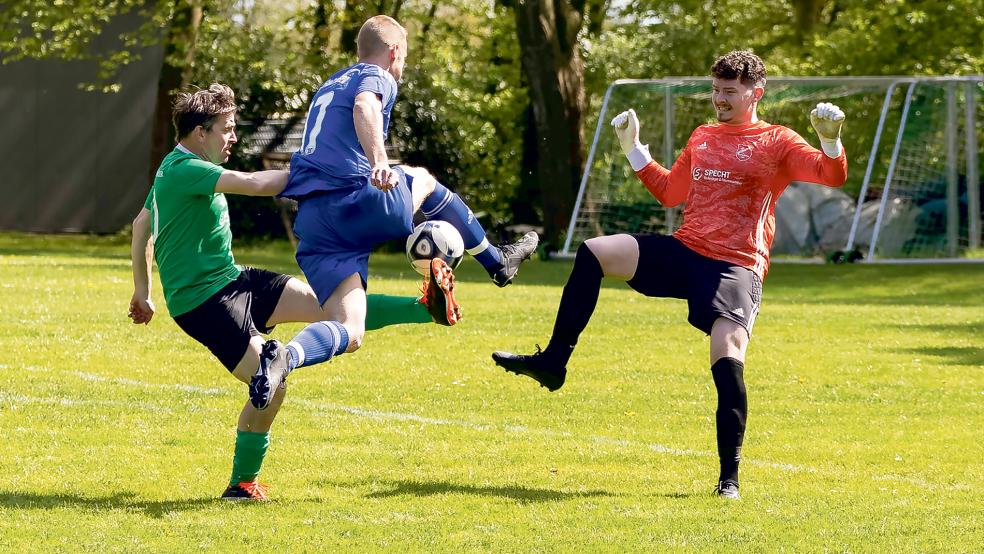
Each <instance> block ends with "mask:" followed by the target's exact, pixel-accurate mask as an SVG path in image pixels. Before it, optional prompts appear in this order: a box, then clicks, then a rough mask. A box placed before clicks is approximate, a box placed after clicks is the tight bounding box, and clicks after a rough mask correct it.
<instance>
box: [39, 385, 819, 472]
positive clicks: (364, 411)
mask: <svg viewBox="0 0 984 554" xmlns="http://www.w3.org/2000/svg"><path fill="white" fill-rule="evenodd" d="M72 373H73V374H74V375H76V376H78V377H80V378H82V379H84V380H86V381H94V382H102V383H114V384H120V385H128V386H132V387H140V388H155V389H161V388H164V389H175V390H180V391H182V392H190V393H194V394H202V395H207V396H216V395H220V394H222V393H223V392H225V391H223V390H222V389H216V388H204V387H196V386H192V385H181V384H157V383H146V382H143V381H137V380H135V379H126V378H121V377H113V378H110V377H103V376H101V375H95V374H92V373H86V372H83V371H74V372H72ZM38 400H42V399H38ZM288 402H290V404H292V405H294V406H304V407H306V408H308V409H311V410H315V411H323V412H336V413H337V412H341V413H345V414H349V415H354V416H357V417H364V418H367V419H374V420H377V421H401V422H410V423H420V424H424V425H439V426H447V427H461V428H465V429H470V430H473V431H505V432H507V433H511V434H516V435H536V436H541V437H551V438H563V439H578V438H580V439H582V440H588V441H591V442H594V443H596V444H603V445H610V446H619V447H623V448H646V449H648V450H651V451H653V452H656V453H658V454H668V455H670V456H681V457H698V458H705V457H712V456H716V454H715V453H713V452H707V451H701V450H690V449H679V448H671V447H669V446H664V445H662V444H655V443H645V442H641V441H631V440H627V439H619V438H614V437H606V436H603V435H590V436H587V437H584V436H580V435H575V434H574V433H570V432H567V431H552V430H549V429H536V428H531V427H527V426H525V425H502V426H499V425H490V424H485V423H476V422H473V421H467V420H461V419H445V418H434V417H427V416H421V415H417V414H412V413H403V412H387V411H381V410H374V409H370V408H356V407H352V406H343V405H339V404H332V403H328V402H319V401H316V400H308V399H305V398H296V397H294V398H291V399H290V400H289V401H288ZM66 405H68V404H66ZM742 461H743V462H744V463H746V464H749V465H754V466H760V467H768V468H772V469H778V470H782V471H790V472H807V473H815V472H816V469H814V468H810V467H803V466H795V465H792V464H782V463H777V462H768V461H760V460H749V459H746V460H742Z"/></svg>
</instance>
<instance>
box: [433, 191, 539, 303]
mask: <svg viewBox="0 0 984 554" xmlns="http://www.w3.org/2000/svg"><path fill="white" fill-rule="evenodd" d="M420 210H421V212H423V214H424V217H426V218H427V219H437V220H441V221H447V222H448V223H450V224H451V225H452V226H453V227H454V228H455V229H457V230H458V232H459V233H461V238H462V239H464V242H465V251H466V252H468V253H469V254H471V255H472V256H474V258H475V259H476V260H478V263H480V264H482V267H484V268H485V271H487V272H488V274H489V277H491V278H492V281H494V282H495V284H496V285H498V286H500V287H504V286H506V285H508V284H509V283H511V282H512V280H513V278H514V277H516V273H517V272H519V265H520V264H521V263H523V261H524V260H526V259H528V258H529V257H530V255H532V254H533V252H535V251H536V247H537V245H538V244H539V243H540V236H539V235H537V234H536V232H534V231H530V232H528V233H526V234H525V235H523V237H522V238H521V239H519V240H518V241H516V242H514V243H511V244H504V245H499V246H495V245H492V244H489V240H488V238H487V237H486V236H485V229H484V228H483V227H482V224H481V223H479V222H478V219H476V218H475V215H474V214H473V213H472V211H471V210H470V209H469V208H468V206H466V205H465V203H464V201H463V200H462V199H461V197H459V196H458V195H457V194H455V193H453V192H451V191H450V190H448V189H447V188H446V187H445V186H444V185H442V184H441V183H437V182H435V183H434V191H433V192H431V193H430V195H428V196H427V198H425V199H424V201H423V203H422V204H421V206H420Z"/></svg>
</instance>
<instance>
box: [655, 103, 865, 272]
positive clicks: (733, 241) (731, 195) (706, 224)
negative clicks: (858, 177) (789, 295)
mask: <svg viewBox="0 0 984 554" xmlns="http://www.w3.org/2000/svg"><path fill="white" fill-rule="evenodd" d="M636 175H637V176H638V177H639V179H640V180H641V181H642V183H643V184H644V185H645V186H646V188H647V189H648V190H649V192H650V193H652V195H653V196H655V197H656V199H657V200H659V201H660V203H662V204H663V206H666V207H672V206H676V205H677V204H679V203H681V202H683V201H684V200H686V202H687V205H686V207H685V208H684V211H683V226H682V227H680V229H678V230H677V232H676V233H674V234H673V236H675V237H676V238H677V239H679V240H680V242H682V243H683V244H685V245H686V246H687V247H689V248H690V249H691V250H693V251H695V252H697V253H699V254H702V255H704V256H707V257H708V258H713V259H716V260H723V261H726V262H729V263H733V264H735V265H740V266H742V267H747V268H749V269H751V270H752V271H754V272H755V273H756V274H758V276H759V277H760V278H762V279H765V274H766V273H768V271H769V249H770V248H771V247H772V238H773V236H774V235H775V231H776V218H775V208H776V202H777V201H778V200H779V195H780V194H782V191H783V190H785V188H786V186H788V185H789V183H790V182H791V181H805V182H809V183H818V184H822V185H826V186H829V187H839V186H841V185H843V184H844V181H845V180H846V179H847V157H846V156H845V154H844V152H843V151H842V152H841V155H840V156H839V157H838V158H830V157H828V156H827V155H826V154H824V153H823V152H822V151H820V150H817V149H816V148H813V147H812V146H810V145H809V144H808V143H807V142H806V141H805V140H803V137H801V136H799V135H798V134H797V133H796V132H795V131H793V130H792V129H789V128H786V127H783V126H781V125H771V124H769V123H766V122H764V121H758V122H756V123H750V124H747V125H724V124H720V123H715V124H709V125H701V126H700V127H698V128H697V129H695V130H694V132H693V134H691V135H690V140H688V141H687V146H686V147H684V149H683V153H682V154H680V157H679V158H677V160H676V162H675V163H674V164H673V168H672V169H670V170H667V169H666V168H664V167H663V166H661V165H659V164H658V163H656V162H650V163H649V164H648V165H646V166H645V167H643V168H642V169H640V170H639V171H637V172H636Z"/></svg>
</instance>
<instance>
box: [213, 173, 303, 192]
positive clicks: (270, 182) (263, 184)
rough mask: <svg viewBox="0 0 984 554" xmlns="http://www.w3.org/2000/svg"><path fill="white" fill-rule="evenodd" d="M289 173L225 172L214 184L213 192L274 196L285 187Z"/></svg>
mask: <svg viewBox="0 0 984 554" xmlns="http://www.w3.org/2000/svg"><path fill="white" fill-rule="evenodd" d="M288 175H290V172H288V171H286V170H282V169H269V170H266V171H255V172H253V173H246V172H243V171H230V170H226V171H223V172H222V175H219V180H218V181H217V182H216V183H215V192H228V193H231V194H243V195H246V196H276V195H278V194H280V193H281V192H282V191H283V190H284V187H285V186H287V176H288Z"/></svg>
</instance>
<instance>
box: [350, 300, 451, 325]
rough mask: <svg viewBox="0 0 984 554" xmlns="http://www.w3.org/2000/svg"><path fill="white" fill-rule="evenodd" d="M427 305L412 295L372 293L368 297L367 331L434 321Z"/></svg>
mask: <svg viewBox="0 0 984 554" xmlns="http://www.w3.org/2000/svg"><path fill="white" fill-rule="evenodd" d="M433 321H434V320H433V319H432V318H431V316H430V314H429V313H427V306H424V305H423V304H421V303H419V302H417V299H416V298H414V297H412V296H390V295H388V294H370V295H369V296H368V297H367V298H366V331H372V330H374V329H382V328H383V327H386V326H387V325H399V324H400V323H432V322H433Z"/></svg>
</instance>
